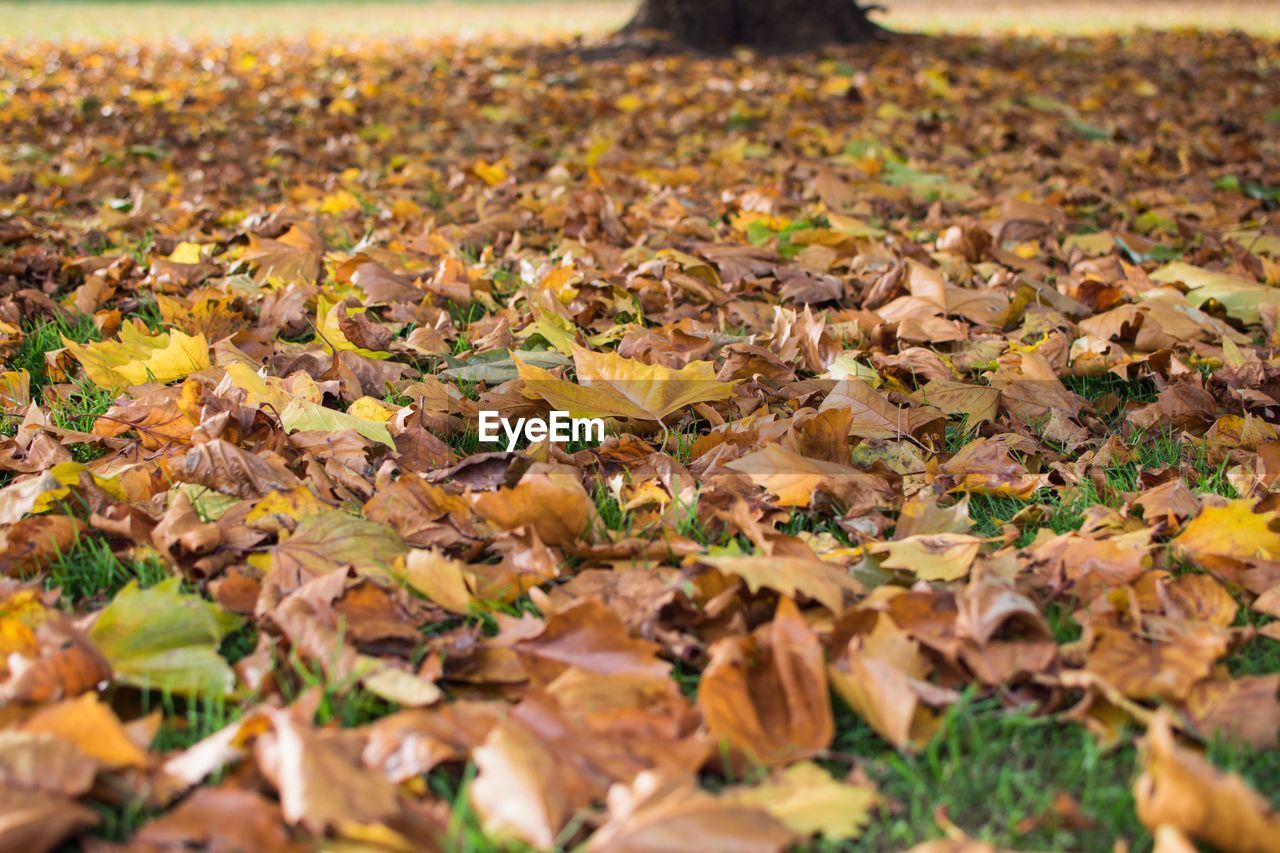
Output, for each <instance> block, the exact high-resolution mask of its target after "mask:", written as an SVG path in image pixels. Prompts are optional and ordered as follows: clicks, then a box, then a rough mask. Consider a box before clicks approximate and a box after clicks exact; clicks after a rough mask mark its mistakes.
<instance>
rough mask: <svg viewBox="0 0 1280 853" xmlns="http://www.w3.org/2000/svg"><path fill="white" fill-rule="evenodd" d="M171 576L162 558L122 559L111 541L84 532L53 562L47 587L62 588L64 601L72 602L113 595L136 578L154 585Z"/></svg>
mask: <svg viewBox="0 0 1280 853" xmlns="http://www.w3.org/2000/svg"><path fill="white" fill-rule="evenodd" d="M167 577H169V570H168V569H167V568H166V567H165V565H164V564H163V563H162V562H160V560H159V559H157V558H154V557H149V558H147V559H144V560H131V561H129V562H127V563H126V562H124V561H122V560H121V559H120V558H119V557H117V556H116V555H115V553H114V552H113V551H112V550H111V545H110V543H108V542H107V540H105V539H100V538H98V537H96V536H82V537H80V538H79V539H78V540H76V543H75V544H74V545H73V546H71V548H70V549H68V550H67V552H66V553H65V554H59V555H58V557H57V558H56V559H55V560H54V561H53V562H52V563H50V564H49V573H48V575H46V576H45V580H44V586H45V589H54V588H59V589H61V594H60V596H59V598H58V600H59V601H60V602H63V603H65V604H71V603H72V602H82V601H83V599H86V598H92V597H94V596H99V595H100V596H103V597H105V598H113V597H115V594H116V593H117V592H119V591H120V590H122V589H124V587H125V586H126V585H127V584H128V583H129V582H130V581H133V580H136V581H137V582H138V585H139V586H142V587H149V586H154V585H155V584H157V583H159V582H160V581H162V580H164V579H165V578H167Z"/></svg>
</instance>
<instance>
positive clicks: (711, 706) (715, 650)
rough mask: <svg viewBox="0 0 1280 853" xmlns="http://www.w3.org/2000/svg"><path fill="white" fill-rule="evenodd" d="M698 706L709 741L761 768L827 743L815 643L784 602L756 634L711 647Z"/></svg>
mask: <svg viewBox="0 0 1280 853" xmlns="http://www.w3.org/2000/svg"><path fill="white" fill-rule="evenodd" d="M698 706H699V707H700V708H701V709H702V713H703V715H704V717H705V718H706V721H707V728H708V729H710V731H711V734H712V736H713V737H715V738H717V739H719V740H721V741H722V742H723V743H724V744H725V745H726V746H727V747H728V748H729V749H730V750H732V751H733V752H735V753H740V754H743V755H745V756H747V757H748V758H750V759H751V760H753V761H757V762H760V763H762V764H765V765H769V766H772V765H775V764H786V763H790V762H792V761H796V760H798V759H802V758H808V757H811V756H813V755H816V754H817V753H818V752H819V751H821V750H822V749H825V748H826V747H827V745H828V744H829V743H830V742H831V738H832V735H833V734H834V726H833V723H832V717H831V704H830V702H829V701H828V699H827V674H826V667H825V664H824V663H823V659H822V646H821V645H819V643H818V639H817V637H815V636H814V634H813V631H812V630H810V628H809V626H808V625H806V624H805V622H804V619H803V618H802V617H801V615H800V612H799V610H797V609H796V606H795V604H794V603H793V602H792V601H791V599H789V598H785V597H783V598H780V599H779V600H778V609H777V611H776V612H775V613H774V617H773V621H772V622H771V623H769V625H768V626H766V627H764V628H762V629H760V632H759V633H758V634H757V635H756V636H747V637H729V638H726V639H723V640H720V641H718V642H717V643H716V644H715V645H714V646H712V648H711V662H710V663H709V664H708V665H707V669H706V671H705V672H704V673H703V675H702V681H701V682H700V683H699V685H698Z"/></svg>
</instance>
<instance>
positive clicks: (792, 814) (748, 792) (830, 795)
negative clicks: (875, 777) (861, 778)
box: [720, 761, 879, 841]
mask: <svg viewBox="0 0 1280 853" xmlns="http://www.w3.org/2000/svg"><path fill="white" fill-rule="evenodd" d="M720 799H721V800H722V801H724V802H728V803H739V804H742V805H747V806H756V807H758V808H761V809H764V810H765V811H767V812H768V813H769V814H771V815H773V816H774V817H775V818H777V819H778V820H780V821H781V822H782V823H783V824H784V825H786V826H787V827H788V828H789V829H791V830H793V831H794V832H795V833H796V834H797V835H799V836H801V837H806V838H807V837H810V836H813V835H822V836H825V837H826V838H829V839H831V840H833V841H844V840H851V839H854V838H857V837H858V835H859V834H861V831H862V827H863V826H864V825H865V824H867V823H868V822H869V821H870V820H871V810H872V809H873V808H874V807H875V805H876V804H877V803H878V802H879V797H878V796H877V795H876V792H875V790H874V789H872V788H870V787H866V786H862V785H851V784H848V783H845V782H838V781H836V780H835V779H833V778H832V777H831V774H829V773H828V772H827V771H825V770H823V769H822V768H821V767H819V766H818V765H816V764H814V763H813V762H811V761H800V762H797V763H796V764H793V765H791V766H790V767H788V768H787V769H786V770H784V771H782V772H781V773H779V774H777V776H776V777H775V778H774V779H771V780H770V781H767V782H765V783H763V784H761V785H757V786H755V787H751V788H745V787H739V788H729V789H728V790H726V791H725V792H724V793H722V794H721V796H720Z"/></svg>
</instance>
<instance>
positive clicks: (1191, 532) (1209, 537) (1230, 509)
mask: <svg viewBox="0 0 1280 853" xmlns="http://www.w3.org/2000/svg"><path fill="white" fill-rule="evenodd" d="M1276 521H1277V515H1276V513H1275V512H1254V511H1253V501H1251V500H1249V499H1248V498H1242V499H1241V500H1237V501H1231V502H1230V503H1228V504H1227V505H1226V506H1221V507H1217V506H1211V507H1206V508H1205V509H1204V510H1203V511H1201V513H1200V514H1199V515H1197V516H1196V517H1195V518H1194V519H1193V520H1192V521H1191V523H1190V524H1188V525H1187V526H1186V527H1185V528H1184V529H1183V531H1182V532H1181V533H1179V534H1178V536H1177V538H1175V539H1174V540H1173V549H1174V553H1175V554H1177V555H1178V556H1180V557H1184V558H1187V559H1191V560H1202V559H1204V558H1206V557H1208V558H1212V557H1226V558H1228V559H1241V560H1244V559H1252V558H1256V557H1261V558H1262V559H1264V560H1275V559H1280V532H1277V531H1276V530H1275V529H1273V525H1276Z"/></svg>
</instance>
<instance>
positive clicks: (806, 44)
mask: <svg viewBox="0 0 1280 853" xmlns="http://www.w3.org/2000/svg"><path fill="white" fill-rule="evenodd" d="M867 11H868V10H867V9H864V8H862V7H861V6H859V5H858V4H857V3H856V2H854V0H643V2H642V4H641V6H640V11H638V12H637V13H636V15H635V17H634V18H632V19H631V23H629V24H627V26H626V29H625V30H624V32H636V31H638V30H662V31H664V32H667V33H670V34H671V36H672V37H673V38H675V39H676V40H678V41H681V42H684V43H685V44H688V45H691V46H693V47H698V48H702V49H704V50H726V49H728V48H731V47H734V46H735V45H747V46H750V47H758V48H764V49H766V50H807V49H809V48H814V47H819V46H821V45H824V44H831V43H833V42H835V43H840V42H855V41H866V40H867V39H871V38H874V37H875V35H876V33H877V32H879V31H880V28H879V27H877V26H876V25H875V24H873V23H871V21H869V20H868V19H867Z"/></svg>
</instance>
